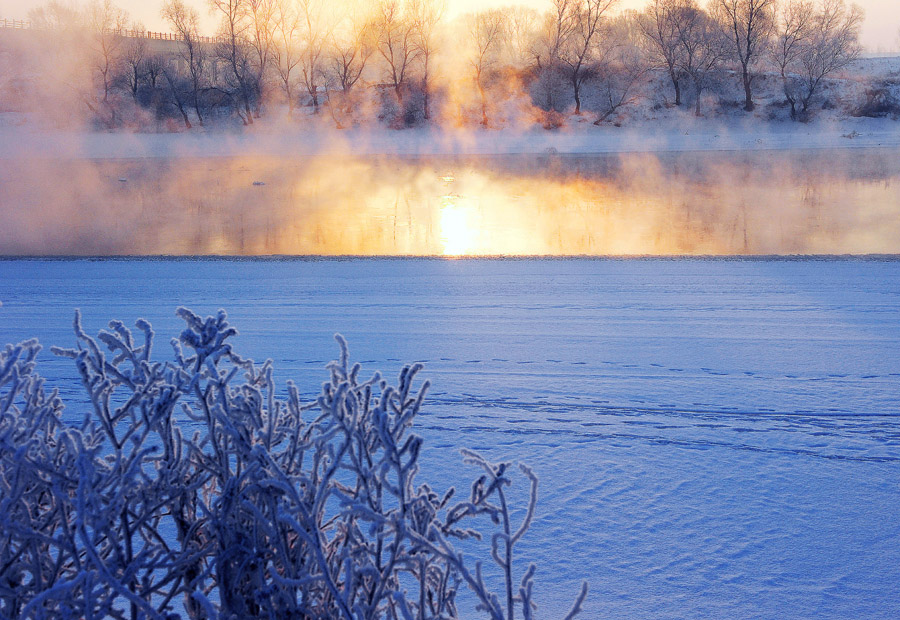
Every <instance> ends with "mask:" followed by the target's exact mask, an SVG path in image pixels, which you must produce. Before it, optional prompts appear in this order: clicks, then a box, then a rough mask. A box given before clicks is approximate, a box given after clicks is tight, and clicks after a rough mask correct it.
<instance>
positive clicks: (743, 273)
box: [0, 259, 900, 619]
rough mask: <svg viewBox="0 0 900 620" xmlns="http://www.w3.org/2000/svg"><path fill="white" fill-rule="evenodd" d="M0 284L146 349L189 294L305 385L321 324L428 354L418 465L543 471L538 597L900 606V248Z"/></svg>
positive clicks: (452, 471) (80, 265)
mask: <svg viewBox="0 0 900 620" xmlns="http://www.w3.org/2000/svg"><path fill="white" fill-rule="evenodd" d="M0 301H2V302H3V307H2V308H0V342H13V341H20V340H23V339H25V338H29V337H34V336H37V337H39V338H40V339H41V341H42V343H44V345H45V347H47V349H49V345H50V344H56V345H63V346H70V345H72V344H73V342H74V337H73V335H72V332H71V320H72V316H73V310H74V309H75V308H81V310H82V312H83V314H84V322H85V325H86V327H87V329H88V331H89V332H96V331H97V330H98V329H100V328H103V327H105V325H106V322H107V321H108V320H110V319H123V320H126V321H127V322H129V323H133V321H134V320H135V319H137V318H138V317H143V318H146V319H148V320H150V321H151V322H152V323H153V325H154V327H155V328H156V332H157V342H156V348H155V351H156V357H157V358H162V357H164V356H165V355H167V354H168V350H167V349H168V347H167V342H168V340H169V338H171V337H172V336H176V335H177V334H178V333H179V332H180V329H181V327H182V325H181V324H180V322H179V320H178V319H177V318H176V317H175V316H174V310H175V308H176V307H177V306H179V305H185V306H188V307H190V308H192V309H193V310H195V311H197V312H199V313H204V314H211V313H213V312H215V311H216V310H217V309H219V308H225V309H226V310H227V311H228V313H229V316H230V319H231V320H232V322H233V324H235V325H236V326H237V328H238V329H239V330H240V336H239V337H238V338H237V339H236V345H237V349H238V351H240V352H241V353H243V354H245V355H248V356H250V357H252V358H254V359H257V360H258V361H262V360H263V359H265V358H267V357H270V358H272V359H273V360H274V361H275V363H276V370H277V378H278V379H279V381H280V382H281V383H282V385H283V382H284V381H286V380H287V379H289V378H291V379H294V380H295V381H296V382H297V384H298V385H299V386H300V388H301V390H303V391H305V392H307V393H308V394H309V395H310V396H312V395H313V394H314V393H316V392H317V391H318V389H319V386H320V384H321V382H322V381H324V380H325V378H326V373H325V371H324V370H323V366H324V364H325V363H326V362H327V361H328V360H331V359H333V358H334V356H335V355H336V353H337V347H336V345H335V343H334V342H333V340H332V334H334V333H335V332H340V333H342V334H343V335H344V336H345V337H346V338H347V339H348V340H349V342H350V347H351V354H352V356H353V358H354V359H355V360H357V361H361V362H363V366H364V368H365V369H366V371H369V370H376V369H381V370H383V371H384V372H385V373H386V374H388V375H390V376H396V373H397V372H398V371H399V369H400V368H401V366H402V364H403V363H404V362H413V361H424V362H425V366H426V370H425V372H424V376H426V377H427V378H429V379H430V380H431V381H432V383H433V389H432V390H431V392H430V397H429V398H428V400H427V406H426V408H425V410H424V412H423V414H422V416H421V418H420V419H419V422H418V426H417V427H416V430H417V432H418V433H420V434H421V435H423V436H424V437H425V439H426V450H425V451H424V452H423V466H422V471H421V473H420V480H421V481H428V482H430V483H431V484H432V486H433V487H436V488H438V489H440V490H443V489H445V488H447V487H449V486H450V485H457V486H458V488H459V490H460V491H463V492H465V491H466V490H467V488H468V487H467V485H468V482H467V481H470V480H472V479H473V477H475V476H476V475H477V474H478V472H477V471H475V470H474V469H472V468H471V467H469V466H466V465H463V464H462V463H461V459H460V457H459V454H458V449H459V448H460V447H462V446H468V447H470V448H474V449H476V450H480V451H482V452H483V453H485V454H486V455H487V456H488V457H490V458H492V459H511V460H517V461H523V462H527V463H529V464H530V465H531V466H532V467H533V468H534V469H535V471H536V472H537V474H538V475H539V476H540V478H541V487H540V498H539V503H538V513H537V518H536V521H535V523H534V525H533V527H532V529H531V531H530V532H529V533H528V534H527V535H526V537H525V538H524V539H523V540H522V542H521V543H520V546H519V547H517V560H516V562H517V564H516V565H515V567H514V568H515V569H516V574H517V579H518V577H519V576H521V573H522V571H524V570H525V568H527V564H528V563H529V562H531V561H534V562H536V563H537V564H538V572H537V576H536V579H537V586H536V600H537V601H538V603H539V605H540V608H539V610H538V617H540V618H557V617H561V616H562V615H564V613H565V612H566V611H567V610H568V606H569V604H570V601H571V600H572V598H573V597H574V596H575V594H576V593H577V590H578V588H579V585H580V582H581V579H582V578H584V579H587V580H588V581H589V583H590V588H591V592H590V594H589V597H588V600H587V603H586V606H585V612H584V614H583V615H582V616H581V617H583V618H589V619H593V618H601V617H602V618H898V617H900V587H898V584H900V561H898V558H900V430H898V422H900V261H897V260H891V259H885V260H859V259H857V260H841V259H834V260H696V259H694V260H691V259H684V260H402V259H397V260H393V259H391V260H386V259H371V260H365V259H358V260H283V261H279V260H259V261H243V260H6V261H0ZM40 360H41V361H40V364H39V369H40V370H41V371H42V373H43V374H44V375H45V376H47V377H49V378H50V384H51V385H52V386H58V387H60V389H61V391H62V392H63V396H64V397H68V398H70V399H72V398H74V399H77V398H79V397H80V388H79V387H78V384H77V380H76V379H75V369H74V366H73V365H72V363H71V360H62V359H55V358H54V357H53V356H52V355H51V354H50V353H49V351H48V350H45V352H44V353H42V354H41V358H40ZM524 486H525V485H524V483H522V484H520V485H519V487H518V488H517V487H513V492H514V493H518V492H519V491H524ZM519 505H521V506H524V498H522V499H520V501H519ZM518 514H521V511H520V512H519V513H518ZM485 557H487V556H485Z"/></svg>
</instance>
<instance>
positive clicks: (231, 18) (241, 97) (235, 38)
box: [210, 0, 257, 125]
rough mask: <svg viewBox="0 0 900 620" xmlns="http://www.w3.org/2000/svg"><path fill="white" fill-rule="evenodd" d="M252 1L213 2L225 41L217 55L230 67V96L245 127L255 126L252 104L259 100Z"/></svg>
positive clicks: (211, 5) (211, 0) (227, 83)
mask: <svg viewBox="0 0 900 620" xmlns="http://www.w3.org/2000/svg"><path fill="white" fill-rule="evenodd" d="M247 2H248V0H210V7H211V9H212V11H213V12H217V13H219V15H220V17H221V20H222V21H221V26H220V34H221V39H222V40H221V42H220V43H219V44H218V45H217V46H216V54H217V56H218V57H219V58H220V59H221V60H223V61H224V62H225V64H226V66H227V68H228V72H227V76H226V86H227V90H226V93H227V94H228V96H229V97H231V98H232V99H236V103H237V105H236V106H235V110H236V112H237V113H238V115H239V116H240V117H241V120H242V121H243V123H244V124H245V125H252V124H253V112H252V110H251V104H252V103H253V102H254V101H255V98H256V96H257V92H256V88H255V86H256V83H255V82H256V72H255V70H254V67H253V62H252V61H251V51H250V45H249V43H248V41H247V39H248V33H247V31H248V29H249V25H248V23H247V19H246V17H247V7H246V4H247Z"/></svg>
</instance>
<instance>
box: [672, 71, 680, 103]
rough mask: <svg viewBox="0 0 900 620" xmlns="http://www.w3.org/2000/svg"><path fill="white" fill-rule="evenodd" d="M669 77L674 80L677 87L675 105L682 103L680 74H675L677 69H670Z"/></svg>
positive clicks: (673, 84)
mask: <svg viewBox="0 0 900 620" xmlns="http://www.w3.org/2000/svg"><path fill="white" fill-rule="evenodd" d="M669 78H670V79H671V80H672V86H674V87H675V105H677V106H680V105H681V84H680V83H679V80H678V76H677V75H675V71H673V70H672V69H669Z"/></svg>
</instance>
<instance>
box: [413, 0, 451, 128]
mask: <svg viewBox="0 0 900 620" xmlns="http://www.w3.org/2000/svg"><path fill="white" fill-rule="evenodd" d="M410 13H412V20H413V24H414V26H415V40H414V45H415V47H416V51H417V53H418V56H419V58H420V59H421V60H422V95H423V97H424V102H423V108H424V110H423V111H424V116H425V120H426V121H427V120H428V119H429V118H430V117H431V113H430V110H429V95H430V91H431V84H430V83H429V78H430V77H431V61H432V57H433V56H434V53H435V51H436V49H437V36H436V30H437V27H438V24H439V23H440V21H441V18H442V17H443V15H444V2H443V0H410Z"/></svg>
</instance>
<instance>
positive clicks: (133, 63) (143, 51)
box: [122, 23, 147, 103]
mask: <svg viewBox="0 0 900 620" xmlns="http://www.w3.org/2000/svg"><path fill="white" fill-rule="evenodd" d="M131 31H132V32H133V33H143V32H144V25H143V24H140V23H133V24H132V25H131ZM146 58H147V39H145V38H144V37H140V36H139V37H129V38H128V39H126V41H125V45H124V46H123V50H122V64H123V65H124V68H125V72H124V75H123V77H124V80H125V85H126V86H127V88H128V92H129V93H131V99H132V100H133V101H134V102H135V103H136V102H137V98H138V90H139V89H140V86H141V81H142V80H143V78H144V74H145V72H146V67H145V64H146Z"/></svg>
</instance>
